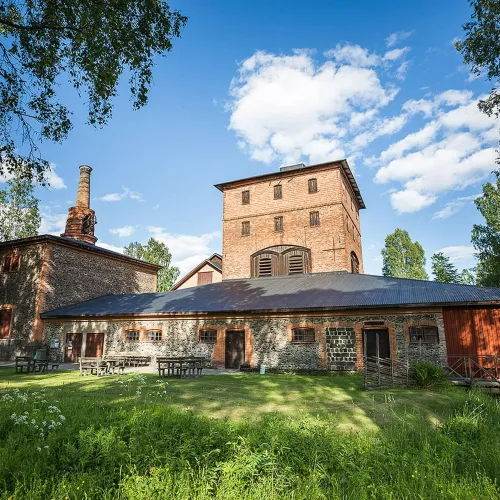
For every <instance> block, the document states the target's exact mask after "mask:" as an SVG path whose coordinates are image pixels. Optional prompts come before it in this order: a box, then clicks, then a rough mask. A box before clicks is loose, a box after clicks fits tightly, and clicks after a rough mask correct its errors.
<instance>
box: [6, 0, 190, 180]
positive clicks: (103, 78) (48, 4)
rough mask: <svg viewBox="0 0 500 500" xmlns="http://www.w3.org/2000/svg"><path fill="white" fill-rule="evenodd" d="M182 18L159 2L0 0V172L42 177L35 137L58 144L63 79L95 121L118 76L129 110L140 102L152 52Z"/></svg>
mask: <svg viewBox="0 0 500 500" xmlns="http://www.w3.org/2000/svg"><path fill="white" fill-rule="evenodd" d="M186 21H187V18H186V17H185V16H183V15H181V14H180V13H179V12H178V11H171V10H170V9H169V6H168V4H167V3H166V1H158V0H107V1H105V2H104V1H87V0H66V1H64V2H54V1H52V0H40V1H37V2H32V1H27V0H20V1H17V0H0V36H1V37H2V39H1V43H0V68H1V72H2V78H1V79H0V95H1V104H0V145H1V146H0V175H3V174H5V173H6V172H8V173H10V174H15V175H17V176H19V177H23V178H26V179H29V180H31V179H33V178H35V179H36V180H38V181H39V182H44V181H45V177H44V173H45V172H46V170H47V168H48V162H47V161H46V160H44V159H43V158H41V156H40V151H39V148H38V143H39V141H40V140H43V139H48V140H52V141H56V142H61V141H63V140H64V139H65V138H66V137H67V135H68V133H69V131H70V130H71V128H72V123H71V120H70V115H71V112H70V110H69V109H68V108H67V107H66V106H65V105H64V104H62V103H61V102H59V99H58V91H59V86H60V84H61V82H62V81H68V82H69V84H70V85H72V86H73V87H74V88H75V89H76V91H77V93H78V95H79V96H82V95H84V99H85V104H86V105H87V106H88V121H89V123H90V124H92V125H94V126H103V125H104V124H106V123H107V121H108V120H109V119H110V118H111V115H112V110H113V105H112V99H113V98H114V97H115V96H116V95H117V93H118V90H117V88H118V84H119V81H120V78H121V77H122V75H124V74H126V75H127V76H128V84H129V86H130V92H131V94H132V101H133V106H134V108H135V109H138V108H140V107H142V106H144V105H145V104H146V103H147V100H148V90H149V87H150V85H151V81H152V67H153V63H154V61H155V56H157V55H165V54H166V53H167V52H169V51H170V50H171V49H172V40H173V39H174V38H177V37H179V36H180V33H181V29H182V28H183V27H184V25H185V24H186ZM23 144H24V148H25V149H24V150H25V151H27V153H26V154H19V151H20V150H21V147H20V146H21V145H23Z"/></svg>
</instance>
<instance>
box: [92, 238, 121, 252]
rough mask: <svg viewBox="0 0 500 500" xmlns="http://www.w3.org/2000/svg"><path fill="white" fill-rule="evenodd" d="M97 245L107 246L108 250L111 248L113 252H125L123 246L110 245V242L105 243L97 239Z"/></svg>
mask: <svg viewBox="0 0 500 500" xmlns="http://www.w3.org/2000/svg"><path fill="white" fill-rule="evenodd" d="M96 246H98V247H102V248H105V249H106V250H111V251H112V252H118V253H123V247H117V246H115V245H110V244H109V243H104V241H97V243H96Z"/></svg>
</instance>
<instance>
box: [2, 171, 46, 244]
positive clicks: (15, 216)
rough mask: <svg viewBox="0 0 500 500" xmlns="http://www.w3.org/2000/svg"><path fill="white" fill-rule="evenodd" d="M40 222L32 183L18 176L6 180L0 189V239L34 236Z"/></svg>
mask: <svg viewBox="0 0 500 500" xmlns="http://www.w3.org/2000/svg"><path fill="white" fill-rule="evenodd" d="M40 222H41V218H40V212H39V210H38V199H37V198H35V195H34V194H33V184H32V183H31V182H29V181H26V180H24V179H18V178H14V179H11V180H9V181H7V185H6V188H5V189H2V190H0V241H7V240H15V239H17V238H27V237H28V236H36V234H37V232H38V228H39V227H40Z"/></svg>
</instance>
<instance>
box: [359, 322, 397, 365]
mask: <svg viewBox="0 0 500 500" xmlns="http://www.w3.org/2000/svg"><path fill="white" fill-rule="evenodd" d="M363 350H364V354H365V356H367V357H369V358H377V357H379V358H387V359H388V358H390V357H391V348H390V344H389V331H388V330H384V329H381V330H363Z"/></svg>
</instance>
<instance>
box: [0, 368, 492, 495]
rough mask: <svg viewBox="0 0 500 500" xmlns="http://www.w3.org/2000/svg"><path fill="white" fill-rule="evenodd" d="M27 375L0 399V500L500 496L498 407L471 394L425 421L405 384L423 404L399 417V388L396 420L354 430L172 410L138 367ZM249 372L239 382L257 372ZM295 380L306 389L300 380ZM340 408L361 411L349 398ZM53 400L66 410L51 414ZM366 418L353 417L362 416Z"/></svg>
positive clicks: (164, 388) (280, 418)
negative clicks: (134, 371)
mask: <svg viewBox="0 0 500 500" xmlns="http://www.w3.org/2000/svg"><path fill="white" fill-rule="evenodd" d="M3 371H5V369H4V370H3ZM10 371H11V369H9V372H10ZM1 372H2V370H0V373H1ZM25 377H26V378H25V380H26V379H27V380H29V381H31V384H33V385H32V386H31V387H30V388H28V389H23V390H22V391H19V392H16V391H15V390H13V389H12V386H13V385H15V384H16V383H19V380H20V379H21V378H22V377H20V376H17V378H16V379H14V378H13V377H12V378H11V383H10V384H9V386H4V387H2V389H5V390H2V395H1V396H0V403H1V404H0V463H1V464H2V467H0V498H2V499H8V498H11V497H13V498H30V499H45V498H58V499H59V498H60V499H64V498H104V499H113V498H120V499H131V500H132V499H133V500H140V499H148V500H149V499H167V500H168V499H187V498H193V499H194V498H196V499H198V500H203V499H210V498H212V499H227V498H234V499H236V498H244V499H246V500H252V499H262V498H266V499H270V500H278V499H289V498H297V499H305V498H307V499H311V500H316V499H322V500H324V499H326V498H328V499H330V498H331V499H340V498H345V499H352V498H360V499H367V498H380V499H382V498H392V499H397V498H449V499H452V498H453V499H456V498H460V499H464V500H475V499H477V498H498V497H499V495H500V486H499V484H500V433H499V432H498V428H499V426H500V402H499V401H498V400H495V399H493V398H491V397H489V396H487V395H484V394H479V393H476V392H475V391H470V392H469V393H466V392H465V391H461V390H460V389H456V388H451V389H450V390H449V391H448V392H445V391H443V392H442V393H440V395H436V394H433V393H431V392H428V393H426V394H425V395H426V399H427V400H430V399H431V398H432V397H434V398H437V397H442V398H446V397H450V398H451V403H450V404H449V405H448V406H447V408H446V410H443V412H442V413H439V414H435V413H428V414H426V415H420V416H417V415H416V413H415V412H414V409H415V405H414V401H415V399H417V398H418V397H419V393H421V391H417V390H414V391H408V390H407V391H405V392H413V394H414V400H413V401H410V402H409V404H408V406H407V408H406V410H403V411H401V410H399V411H398V410H396V409H395V402H394V401H395V400H397V399H399V398H400V397H401V395H402V394H403V393H404V392H403V391H397V390H395V391H391V397H390V398H386V403H385V405H386V408H385V410H384V411H386V412H387V413H388V414H393V413H394V412H395V411H397V418H396V419H395V423H394V424H391V425H385V426H382V427H381V428H380V429H377V430H376V431H369V432H345V431H344V430H341V429H340V428H339V427H338V422H337V415H336V413H329V414H328V415H327V416H326V417H325V418H323V419H321V418H318V417H316V416H314V415H311V416H307V415H306V414H304V413H301V412H297V411H295V412H292V413H291V414H289V415H286V414H284V413H281V414H279V413H267V414H263V415H261V416H260V417H256V418H252V419H243V420H240V421H234V420H229V419H213V418H206V417H203V416H201V415H200V414H199V413H198V412H197V411H193V410H191V409H187V408H185V409H182V410H181V409H175V408H174V407H173V406H172V403H171V392H172V389H171V386H170V385H165V383H164V382H159V381H158V380H157V378H156V377H153V376H151V377H147V380H146V381H145V382H143V381H141V378H139V377H134V376H131V375H124V376H123V377H120V378H119V379H115V380H112V379H111V380H110V378H108V379H106V380H97V379H96V378H92V379H90V378H86V379H85V380H83V381H82V380H81V379H80V380H78V377H77V376H76V377H75V380H78V383H77V382H75V381H73V382H71V383H66V384H64V385H62V384H61V383H59V384H57V383H55V382H54V381H55V380H57V378H58V377H59V380H61V379H63V380H66V382H68V380H67V378H66V375H65V374H64V373H60V374H54V375H41V376H28V375H26V376H25ZM246 377H248V378H245V376H244V377H243V378H241V380H239V382H245V381H247V380H254V381H255V385H258V381H259V380H261V379H260V377H258V376H253V377H252V376H246ZM235 378H239V377H238V376H236V377H234V376H230V377H224V376H216V377H210V379H211V380H210V384H208V385H209V386H214V385H215V386H216V388H218V389H219V391H220V394H224V387H225V384H226V382H225V380H234V379H235ZM335 378H336V377H324V378H323V380H322V379H321V378H319V377H317V378H315V379H314V380H315V386H314V392H315V394H316V395H319V397H320V399H321V403H322V404H328V403H329V401H328V400H325V397H324V392H323V387H324V385H325V383H326V381H328V380H330V381H331V380H332V379H335ZM264 379H265V380H266V381H267V383H266V384H264V385H262V386H259V388H262V387H265V388H266V389H265V390H264V391H262V390H259V394H261V393H262V392H266V391H267V392H272V387H274V386H275V385H276V384H277V385H279V384H280V380H283V379H284V377H279V378H278V377H276V376H275V378H273V381H271V380H270V378H269V377H264ZM338 379H339V380H340V382H339V383H341V382H344V381H343V380H342V379H341V378H340V377H339V378H338ZM351 379H352V377H351ZM290 380H292V381H293V382H294V383H295V384H299V385H301V384H302V382H301V381H302V377H290ZM35 384H37V385H38V387H36V386H35ZM54 384H55V385H54ZM172 384H175V382H172ZM200 384H203V380H191V381H185V380H184V381H179V385H180V386H182V387H183V388H185V389H186V388H188V387H189V386H192V393H193V394H199V392H200V390H199V386H200ZM237 385H238V384H237ZM237 385H236V386H237ZM243 385H248V383H244V384H243ZM291 386H292V384H291ZM137 392H139V393H140V394H139V395H138V394H137ZM233 394H234V396H235V397H236V396H237V391H236V390H235V392H234V393H233ZM273 394H274V393H273ZM350 394H351V395H352V396H353V397H363V398H364V399H366V400H367V401H368V402H370V401H372V400H374V399H375V398H376V397H377V394H367V393H365V392H363V391H362V390H361V389H360V388H355V389H353V390H351V392H350ZM288 396H289V393H287V394H286V398H288ZM345 396H346V394H345ZM382 399H383V398H382ZM56 401H57V402H56ZM186 401H188V399H185V398H184V400H183V406H185V404H186ZM273 401H274V400H273ZM337 403H338V404H339V405H340V406H341V407H352V404H351V400H350V399H349V397H347V398H345V397H344V398H343V399H342V400H340V402H339V401H337ZM347 403H348V404H347ZM210 404H211V406H212V407H214V405H216V404H217V401H212V402H210ZM52 405H55V406H57V410H58V411H55V410H51V411H49V407H50V406H52ZM250 406H251V404H250ZM233 409H234V406H233ZM52 412H53V413H52ZM26 413H27V418H26V419H20V417H21V416H23V415H25V414H26ZM372 413H375V412H373V411H372ZM13 414H15V415H16V418H15V419H13V418H12V415H13ZM57 415H63V416H64V417H65V418H64V420H62V419H61V418H60V417H57ZM359 417H360V414H359V412H357V411H354V410H353V411H352V412H351V418H352V420H353V421H354V420H356V419H357V418H359ZM436 419H438V422H437V425H435V424H434V423H433V422H436ZM24 420H25V421H26V422H24ZM32 420H34V422H35V424H33V423H32V422H31V421H32ZM51 420H54V421H60V422H62V423H61V425H57V426H56V427H53V428H51V429H49V430H48V431H44V435H43V436H41V435H40V430H39V428H40V426H42V427H43V428H48V426H49V425H48V423H49V422H50V421H51ZM431 420H432V422H431ZM16 421H18V422H19V423H15V422H16ZM43 421H45V422H46V425H45V426H43V424H42V422H43ZM35 426H36V427H38V429H37V428H36V427H35ZM471 457H472V458H473V462H472V463H473V466H471Z"/></svg>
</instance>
